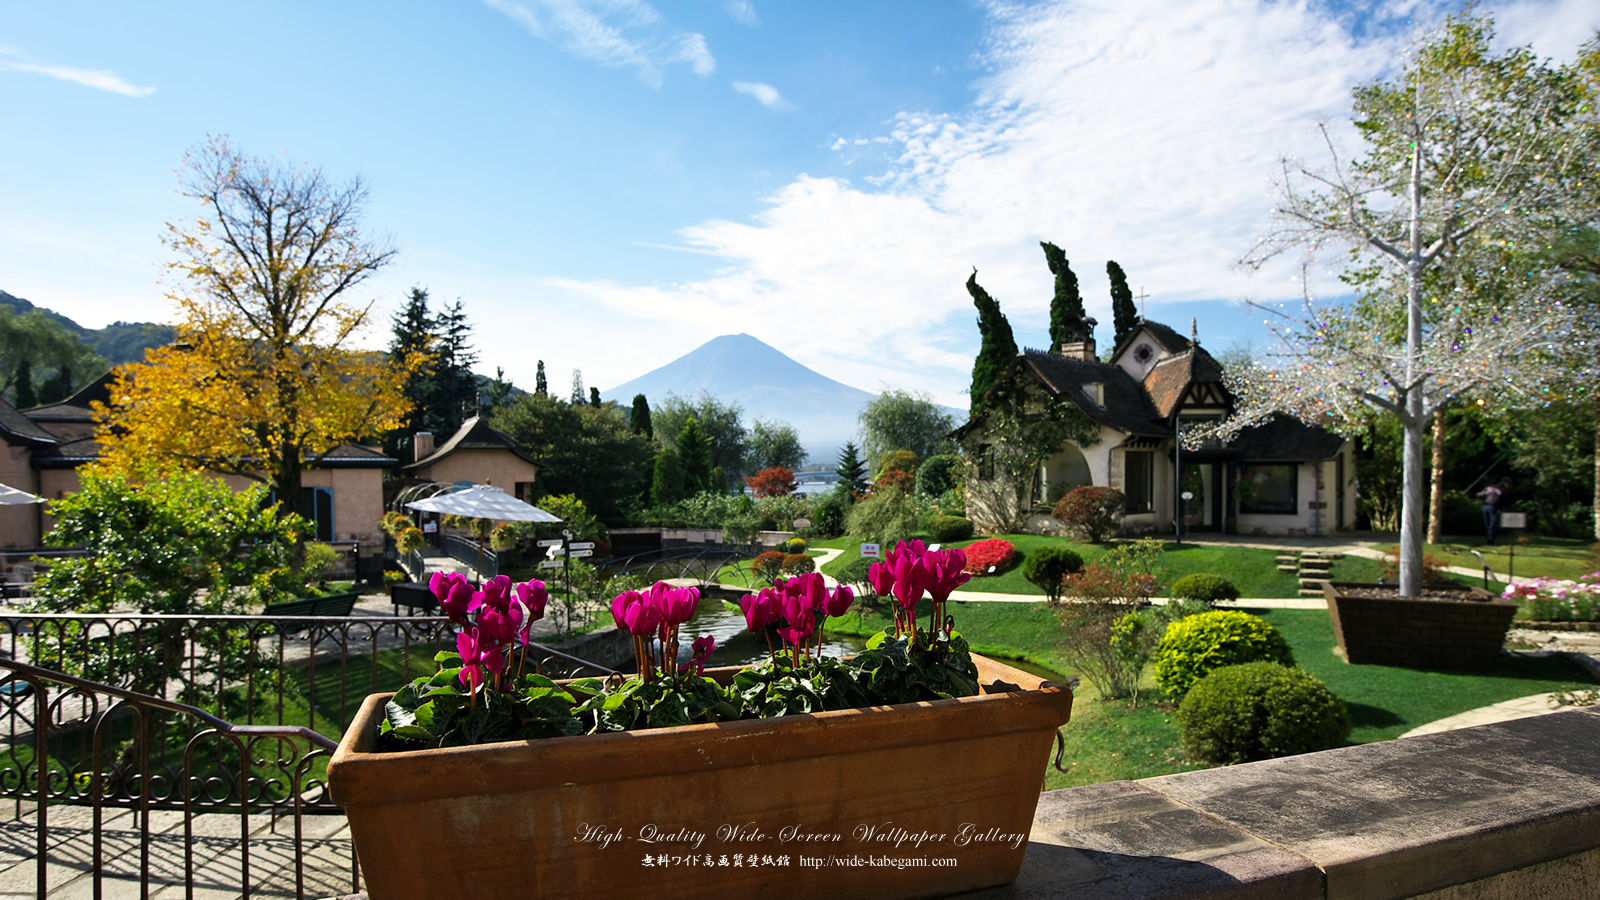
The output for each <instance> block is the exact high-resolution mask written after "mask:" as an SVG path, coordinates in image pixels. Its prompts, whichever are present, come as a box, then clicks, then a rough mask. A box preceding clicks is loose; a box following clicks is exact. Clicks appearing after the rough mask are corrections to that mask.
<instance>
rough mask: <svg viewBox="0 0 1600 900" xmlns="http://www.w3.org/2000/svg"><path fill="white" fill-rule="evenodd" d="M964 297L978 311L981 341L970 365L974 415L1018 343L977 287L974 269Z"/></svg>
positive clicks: (996, 305) (997, 306)
mask: <svg viewBox="0 0 1600 900" xmlns="http://www.w3.org/2000/svg"><path fill="white" fill-rule="evenodd" d="M967 293H969V294H971V295H972V302H973V304H974V305H975V306H977V307H978V335H979V337H980V339H981V340H982V343H981V344H979V346H978V358H977V359H975V360H973V361H972V391H971V393H972V413H973V414H974V415H976V414H977V412H978V407H979V406H980V405H981V404H982V403H983V395H984V394H985V393H987V392H988V390H989V386H990V385H992V384H994V382H995V379H997V378H999V377H1000V373H1001V372H1002V371H1004V370H1005V367H1006V366H1007V365H1010V363H1011V360H1013V359H1015V358H1016V356H1017V339H1016V338H1015V337H1012V335H1011V323H1010V322H1008V321H1006V314H1005V313H1003V312H1001V311H1000V304H999V303H997V302H995V300H994V298H993V297H990V296H989V292H988V291H986V290H984V289H983V288H982V287H980V286H979V285H978V270H977V269H973V270H972V276H971V277H970V278H968V279H967Z"/></svg>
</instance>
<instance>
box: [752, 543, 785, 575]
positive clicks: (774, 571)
mask: <svg viewBox="0 0 1600 900" xmlns="http://www.w3.org/2000/svg"><path fill="white" fill-rule="evenodd" d="M750 574H751V575H754V576H755V577H757V578H759V579H761V580H762V581H771V580H772V579H774V578H777V577H778V576H779V575H782V574H783V554H782V553H779V552H777V551H776V550H768V551H767V552H765V553H763V554H761V555H760V556H757V557H756V558H755V559H752V560H750Z"/></svg>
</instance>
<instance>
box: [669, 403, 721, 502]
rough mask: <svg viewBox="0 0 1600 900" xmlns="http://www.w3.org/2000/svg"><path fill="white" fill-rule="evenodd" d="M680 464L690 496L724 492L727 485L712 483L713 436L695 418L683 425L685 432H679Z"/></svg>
mask: <svg viewBox="0 0 1600 900" xmlns="http://www.w3.org/2000/svg"><path fill="white" fill-rule="evenodd" d="M677 445H678V463H679V465H681V466H683V489H684V490H685V491H687V492H688V493H689V494H691V495H693V494H698V493H700V492H701V491H707V490H722V489H724V488H726V487H727V485H725V484H719V485H713V484H712V483H711V470H712V468H713V463H712V459H711V436H710V435H708V434H706V433H705V430H704V429H702V428H701V427H700V420H699V419H696V418H695V417H693V416H690V417H689V421H687V422H685V423H684V425H683V430H682V431H680V432H678V441H677Z"/></svg>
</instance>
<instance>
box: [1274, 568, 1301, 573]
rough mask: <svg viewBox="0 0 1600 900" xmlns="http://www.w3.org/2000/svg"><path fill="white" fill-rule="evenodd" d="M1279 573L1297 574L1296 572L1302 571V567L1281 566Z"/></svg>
mask: <svg viewBox="0 0 1600 900" xmlns="http://www.w3.org/2000/svg"><path fill="white" fill-rule="evenodd" d="M1278 571H1279V572H1290V573H1295V572H1299V571H1300V567H1299V566H1279V567H1278Z"/></svg>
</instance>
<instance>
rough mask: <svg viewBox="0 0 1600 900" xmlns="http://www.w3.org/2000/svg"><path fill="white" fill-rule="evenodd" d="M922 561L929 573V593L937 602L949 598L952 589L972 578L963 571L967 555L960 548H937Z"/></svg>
mask: <svg viewBox="0 0 1600 900" xmlns="http://www.w3.org/2000/svg"><path fill="white" fill-rule="evenodd" d="M922 561H923V565H924V566H925V567H926V568H927V571H928V575H929V579H928V585H927V587H928V593H929V594H931V595H932V596H933V601H934V602H935V603H943V602H944V601H946V600H949V599H950V593H951V592H952V591H954V590H955V589H956V588H958V587H960V586H962V585H963V584H966V583H967V582H968V581H970V580H971V579H972V576H971V575H969V574H967V573H966V572H965V571H963V570H964V569H965V568H966V567H967V555H966V554H965V553H962V552H961V551H960V550H956V549H953V548H952V549H949V550H936V551H934V552H932V553H929V554H927V555H926V556H924V557H923V558H922Z"/></svg>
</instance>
